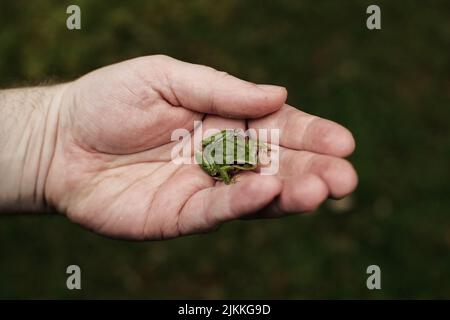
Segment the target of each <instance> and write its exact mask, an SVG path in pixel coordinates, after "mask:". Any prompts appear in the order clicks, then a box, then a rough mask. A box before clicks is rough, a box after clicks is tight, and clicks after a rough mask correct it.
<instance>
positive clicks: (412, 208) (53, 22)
mask: <svg viewBox="0 0 450 320" xmlns="http://www.w3.org/2000/svg"><path fill="white" fill-rule="evenodd" d="M69 4H78V5H79V6H80V7H81V10H82V30H81V31H69V30H67V28H66V25H65V21H66V18H67V14H66V8H67V6H68V5H69ZM370 4H378V5H379V6H380V7H381V10H382V30H378V31H370V30H368V29H367V28H366V25H365V23H366V18H367V16H368V15H367V14H366V8H367V6H368V5H370ZM449 16H450V2H448V1H396V2H394V1H376V2H373V1H345V2H344V1H312V0H310V1H300V0H281V1H256V0H246V1H242V0H225V1H208V0H193V1H181V0H180V1H175V0H151V1H126V2H124V1H88V0H85V1H74V0H71V1H56V0H55V1H1V2H0V75H1V76H0V86H1V87H11V86H22V85H30V84H42V83H46V82H51V83H53V82H58V81H65V80H71V79H74V78H76V77H78V76H80V75H82V74H84V73H86V72H88V71H91V70H93V69H95V68H98V67H100V66H104V65H107V64H110V63H114V62H117V61H121V60H125V59H128V58H132V57H136V56H140V55H148V54H156V53H163V54H167V55H170V56H173V57H175V58H178V59H182V60H186V61H190V62H195V63H201V64H206V65H210V66H213V67H215V68H217V69H221V70H225V71H227V72H229V73H231V74H234V75H236V76H239V77H242V78H244V79H247V80H251V81H254V82H260V83H275V84H279V85H284V86H286V87H287V88H288V90H289V99H288V101H289V103H290V104H292V105H294V106H297V107H298V108H301V109H302V110H304V111H306V112H310V113H313V114H316V115H319V116H322V117H326V118H330V119H333V120H335V121H338V122H340V123H342V124H344V125H345V126H347V127H348V128H350V129H351V130H352V131H353V133H354V135H355V138H356V141H357V150H356V152H355V154H354V155H353V156H352V157H351V161H352V162H353V163H354V165H355V167H356V169H357V171H358V173H359V177H360V183H359V187H358V189H357V191H356V192H355V194H354V195H353V197H351V198H349V199H346V200H343V201H339V202H329V203H327V204H325V205H324V206H322V207H321V208H320V210H319V211H318V212H316V213H315V214H312V215H303V216H292V217H289V218H285V219H278V220H260V221H252V222H243V221H238V222H233V223H229V224H226V225H224V226H223V227H222V228H221V229H219V230H218V231H216V232H215V233H212V234H208V235H199V236H191V237H185V238H180V239H176V240H170V241H164V242H146V243H133V242H125V241H117V240H110V239H107V238H102V237H100V236H97V235H94V234H92V233H90V232H89V231H85V230H84V229H82V228H81V227H79V226H77V225H74V224H72V223H70V222H69V221H67V220H66V219H64V218H62V217H59V216H21V217H16V216H3V217H1V218H0V239H1V241H0V298H450V212H449V211H450V199H449V191H450V188H449V182H450V172H449V167H450V161H449V160H450V124H449V120H450V77H449V75H450V59H449V52H450V50H449V49H450V19H449ZM70 264H78V265H79V266H80V267H81V269H82V287H83V289H82V290H81V291H76V290H75V291H69V290H67V289H66V287H65V282H66V277H67V275H66V273H65V270H66V267H67V266H68V265H70ZM371 264H377V265H379V266H380V267H381V271H382V290H374V291H370V290H368V289H367V288H366V278H367V274H366V268H367V266H368V265H371Z"/></svg>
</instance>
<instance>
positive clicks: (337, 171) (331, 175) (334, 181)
mask: <svg viewBox="0 0 450 320" xmlns="http://www.w3.org/2000/svg"><path fill="white" fill-rule="evenodd" d="M323 174H324V178H325V180H327V181H328V185H329V188H330V193H331V196H332V197H333V198H335V199H340V198H343V197H345V196H346V195H348V194H350V193H352V192H353V191H355V189H356V187H357V186H358V175H357V174H356V170H355V169H354V168H353V165H352V164H351V163H350V162H348V161H347V160H344V159H339V160H338V159H336V160H335V161H334V164H333V165H332V166H330V167H329V168H328V170H326V171H325V172H324V173H323Z"/></svg>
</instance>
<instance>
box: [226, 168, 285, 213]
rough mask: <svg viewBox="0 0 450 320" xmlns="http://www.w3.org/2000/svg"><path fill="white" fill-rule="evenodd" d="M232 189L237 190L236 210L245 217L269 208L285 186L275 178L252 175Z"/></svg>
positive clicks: (235, 197)
mask: <svg viewBox="0 0 450 320" xmlns="http://www.w3.org/2000/svg"><path fill="white" fill-rule="evenodd" d="M232 187H234V190H235V196H234V197H233V198H234V199H235V209H236V211H237V212H238V215H239V216H243V215H246V214H249V213H254V212H255V211H258V210H260V209H262V208H264V207H265V206H267V205H268V204H269V203H270V202H272V201H273V199H274V198H275V197H276V196H278V195H279V194H280V192H281V190H282V188H283V184H282V182H281V180H280V179H279V178H277V177H275V176H262V175H259V174H252V175H246V176H245V178H244V179H242V181H239V180H238V182H237V183H236V184H235V185H233V186H232Z"/></svg>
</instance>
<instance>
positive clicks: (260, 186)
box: [0, 55, 357, 240]
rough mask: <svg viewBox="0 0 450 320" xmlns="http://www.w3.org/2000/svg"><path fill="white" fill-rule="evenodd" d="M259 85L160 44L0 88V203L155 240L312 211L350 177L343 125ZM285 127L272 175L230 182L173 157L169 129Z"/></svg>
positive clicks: (351, 183)
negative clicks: (69, 77)
mask: <svg viewBox="0 0 450 320" xmlns="http://www.w3.org/2000/svg"><path fill="white" fill-rule="evenodd" d="M286 97H287V91H286V89H285V88H282V87H278V86H271V85H256V84H253V83H250V82H246V81H243V80H240V79H237V78H235V77H233V76H231V75H228V74H226V73H224V72H219V71H216V70H214V69H212V68H209V67H205V66H201V65H194V64H189V63H185V62H181V61H179V60H175V59H173V58H170V57H167V56H160V55H157V56H146V57H140V58H136V59H132V60H128V61H124V62H121V63H118V64H114V65H111V66H107V67H104V68H101V69H98V70H95V71H93V72H91V73H89V74H87V75H85V76H83V77H81V78H79V79H77V80H75V81H73V82H68V83H65V84H61V85H56V86H51V87H37V88H22V89H9V90H1V91H0V108H1V110H2V112H1V114H0V147H1V151H0V152H1V155H0V177H1V179H0V210H1V211H0V212H3V213H11V212H13V213H30V212H44V211H56V212H59V213H61V214H63V215H65V216H67V217H68V218H69V219H70V220H72V221H74V222H76V223H78V224H81V225H82V226H84V227H86V228H88V229H90V230H93V231H94V232H97V233H99V234H102V235H106V236H109V237H115V238H122V239H133V240H157V239H167V238H173V237H178V236H182V235H188V234H194V233H202V232H207V231H210V230H213V229H215V228H217V227H218V226H220V225H221V224H222V223H224V222H227V221H231V220H235V219H246V218H254V217H256V218H259V217H279V216H284V215H288V214H292V213H302V212H310V211H314V210H315V209H316V208H317V207H318V206H319V205H320V204H321V203H322V202H323V201H324V200H326V199H327V198H329V197H332V198H341V197H344V196H346V195H348V194H349V193H351V192H352V191H353V190H354V189H355V187H356V185H357V175H356V173H355V170H354V169H353V167H352V165H351V164H350V163H349V162H348V161H347V160H345V159H344V157H346V156H348V155H350V154H351V153H352V152H353V150H354V147H355V142H354V139H353V137H352V134H351V133H350V132H349V131H348V130H347V129H345V128H344V127H343V126H341V125H339V124H337V123H335V122H332V121H329V120H325V119H321V118H319V117H315V116H312V115H309V114H306V113H304V112H301V111H299V110H297V109H295V108H293V107H291V106H289V105H287V104H286ZM202 119H203V130H208V129H210V128H217V129H225V128H230V129H231V128H246V126H248V127H249V128H255V129H258V128H268V129H270V128H278V129H280V169H279V172H278V174H276V175H260V174H258V173H256V172H245V173H244V174H242V175H239V177H238V179H237V182H236V183H234V184H231V185H225V184H224V183H223V182H220V181H217V180H215V179H213V178H212V177H210V176H209V175H208V174H206V173H205V172H204V171H203V170H202V169H201V168H200V167H199V166H198V165H195V164H174V163H173V162H171V149H172V147H173V146H174V143H175V142H172V141H171V140H170V136H171V132H172V131H173V130H175V129H177V128H186V129H188V130H191V132H192V133H193V129H194V120H202Z"/></svg>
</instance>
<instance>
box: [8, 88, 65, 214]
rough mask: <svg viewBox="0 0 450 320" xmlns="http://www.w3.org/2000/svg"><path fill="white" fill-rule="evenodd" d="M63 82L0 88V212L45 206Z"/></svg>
mask: <svg viewBox="0 0 450 320" xmlns="http://www.w3.org/2000/svg"><path fill="white" fill-rule="evenodd" d="M63 89H64V85H57V86H51V87H34V88H20V89H8V90H0V150H1V151H0V178H1V179H0V214H1V213H5V212H8V213H11V212H38V211H45V210H47V209H48V208H47V206H46V201H45V183H46V177H47V173H48V169H49V166H50V163H51V160H52V156H53V153H54V148H55V140H56V134H57V127H58V112H59V101H60V99H61V95H62V92H63V91H64V90H63Z"/></svg>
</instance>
